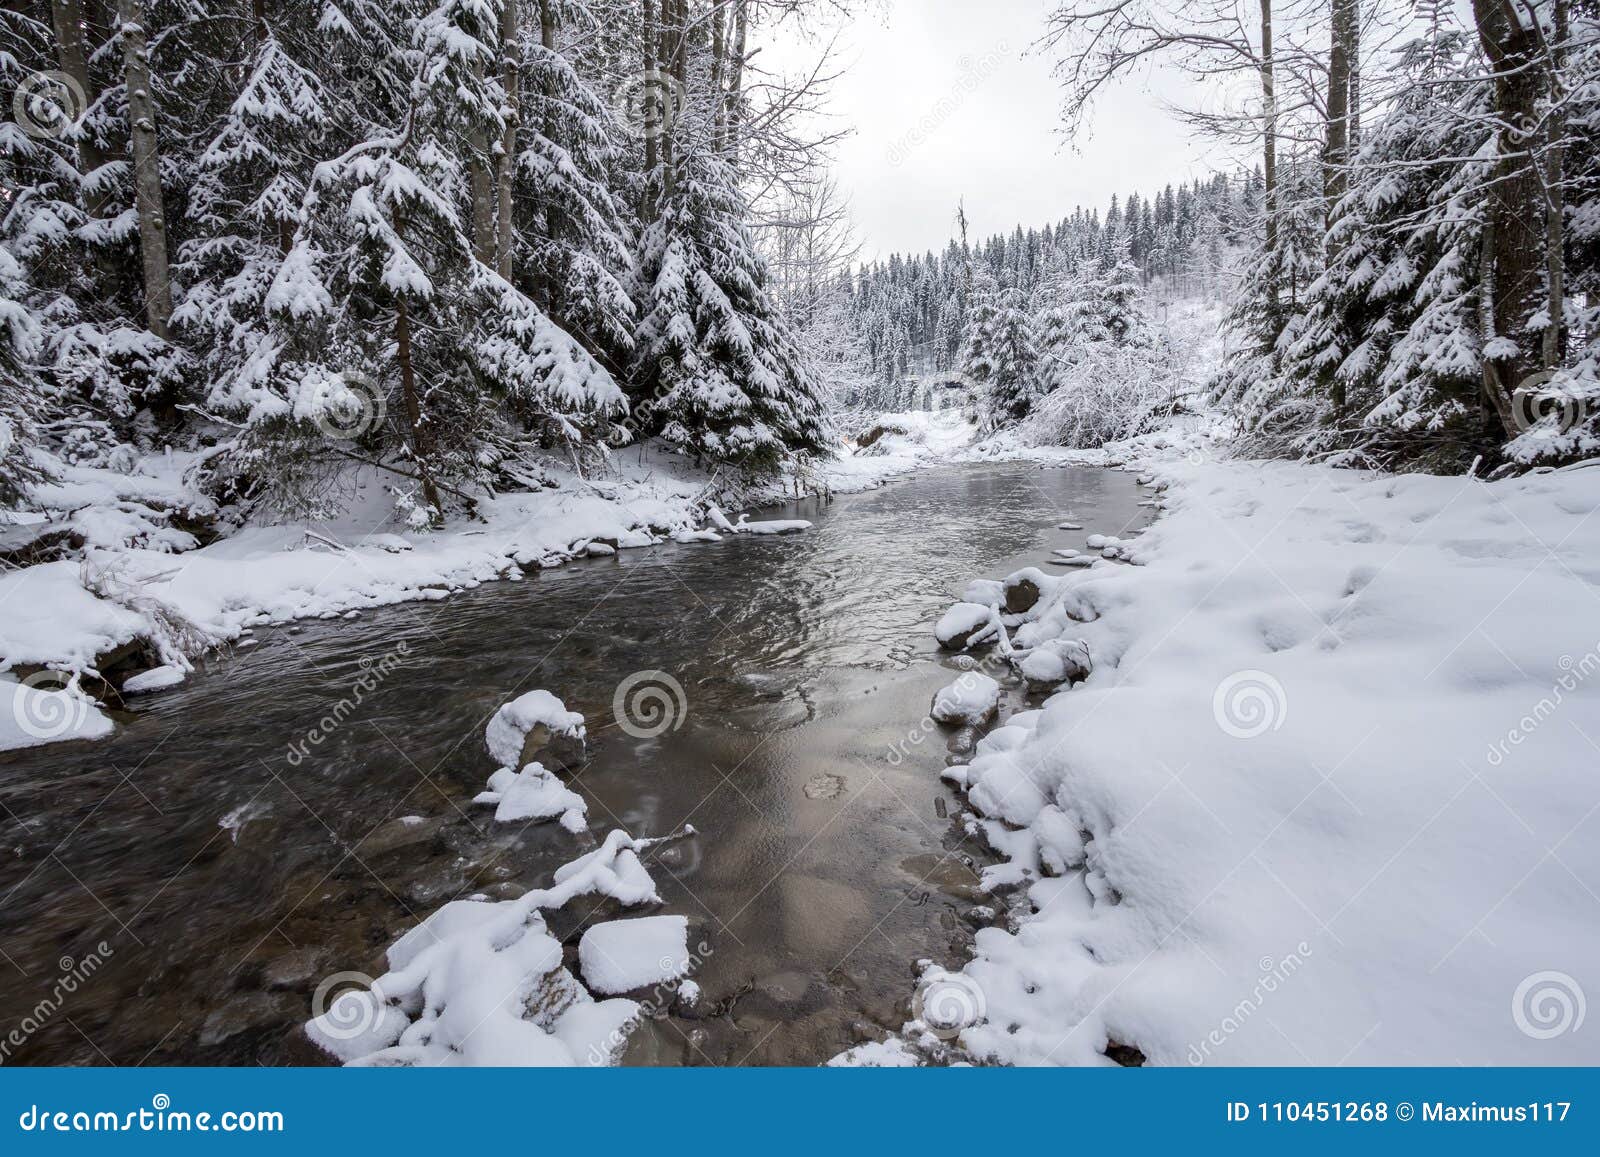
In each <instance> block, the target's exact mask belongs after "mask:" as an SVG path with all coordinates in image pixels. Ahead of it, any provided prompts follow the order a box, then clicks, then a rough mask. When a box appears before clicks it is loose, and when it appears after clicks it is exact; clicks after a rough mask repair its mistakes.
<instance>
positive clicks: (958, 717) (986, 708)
mask: <svg viewBox="0 0 1600 1157" xmlns="http://www.w3.org/2000/svg"><path fill="white" fill-rule="evenodd" d="M999 709H1000V684H999V683H996V682H995V681H994V680H993V679H991V678H990V677H989V676H988V675H985V674H983V673H981V672H979V671H968V672H966V674H964V675H962V676H961V677H960V678H959V679H957V680H956V681H955V682H954V683H951V684H950V685H949V686H947V687H941V688H940V689H939V690H938V691H937V692H936V693H935V694H934V696H933V707H932V709H931V710H930V711H929V714H930V715H932V716H933V718H934V719H935V720H936V721H937V722H939V723H965V724H971V725H974V726H976V725H980V724H984V723H987V722H989V720H991V719H993V718H994V716H995V713H996V712H997V711H998V710H999Z"/></svg>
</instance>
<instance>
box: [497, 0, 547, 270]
mask: <svg viewBox="0 0 1600 1157" xmlns="http://www.w3.org/2000/svg"><path fill="white" fill-rule="evenodd" d="M504 3H505V7H504V8H502V9H501V12H500V53H501V61H502V62H501V70H502V71H501V81H502V83H503V84H504V85H505V89H506V128H505V133H504V135H502V137H501V138H500V155H499V157H497V158H496V160H495V185H496V191H497V193H498V196H497V202H498V203H497V204H496V206H495V270H496V272H498V273H499V274H500V276H501V277H504V278H505V279H506V280H507V281H510V280H511V275H512V274H513V273H514V272H516V265H515V254H514V252H513V246H514V244H515V240H516V230H515V228H514V226H515V219H514V217H513V200H512V193H513V191H514V189H515V186H516V175H517V128H518V125H519V124H520V121H521V115H522V36H521V29H522V22H521V20H520V19H519V17H518V13H517V0H504ZM549 12H550V0H539V24H540V31H541V34H542V33H543V30H544V26H545V25H546V24H547V23H548V21H549V19H550V17H549ZM542 38H543V37H542V36H541V39H542ZM546 47H548V45H546Z"/></svg>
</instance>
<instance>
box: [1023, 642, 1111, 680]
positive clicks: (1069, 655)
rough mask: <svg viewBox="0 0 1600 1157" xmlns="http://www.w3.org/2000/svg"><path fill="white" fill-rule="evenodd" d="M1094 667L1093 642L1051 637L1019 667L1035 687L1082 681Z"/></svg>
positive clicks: (1035, 649)
mask: <svg viewBox="0 0 1600 1157" xmlns="http://www.w3.org/2000/svg"><path fill="white" fill-rule="evenodd" d="M1093 669H1094V665H1093V663H1092V662H1091V661H1090V658H1089V644H1088V643H1087V642H1086V641H1085V640H1083V639H1051V640H1049V641H1048V642H1044V643H1040V644H1039V645H1038V646H1037V647H1035V648H1034V649H1033V650H1032V651H1031V652H1030V653H1029V654H1028V656H1027V658H1025V659H1023V660H1022V663H1021V665H1020V666H1019V668H1018V670H1020V671H1021V672H1022V677H1023V678H1024V679H1026V680H1027V681H1028V683H1029V685H1030V686H1033V687H1056V686H1059V685H1060V684H1062V683H1068V682H1071V683H1077V682H1081V681H1082V680H1084V679H1087V678H1088V677H1089V673H1090V672H1091V671H1092V670H1093Z"/></svg>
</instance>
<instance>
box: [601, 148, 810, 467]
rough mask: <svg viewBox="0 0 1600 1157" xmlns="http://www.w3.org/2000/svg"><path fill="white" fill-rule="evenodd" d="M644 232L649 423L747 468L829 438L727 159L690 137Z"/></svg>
mask: <svg viewBox="0 0 1600 1157" xmlns="http://www.w3.org/2000/svg"><path fill="white" fill-rule="evenodd" d="M672 164H673V167H674V171H673V174H672V180H671V182H670V184H669V186H668V187H667V188H665V189H663V190H662V192H661V195H660V198H659V202H658V210H657V217H656V220H655V221H653V222H651V224H650V225H648V226H647V227H646V228H645V231H644V236H643V238H642V239H641V241H640V255H639V276H638V283H637V289H636V290H635V296H636V297H637V299H638V300H639V303H640V312H641V316H640V324H639V329H638V335H637V360H636V363H635V373H634V379H633V380H634V389H635V391H636V397H637V398H638V399H639V401H638V402H637V403H636V412H638V413H639V414H641V415H642V416H643V417H644V422H645V428H646V430H648V431H650V432H653V433H659V434H660V435H661V437H662V438H663V439H664V440H665V441H666V442H668V443H669V444H670V445H673V446H676V447H678V448H679V449H681V450H683V451H685V452H687V453H690V454H693V455H694V456H695V457H696V458H697V459H703V460H709V461H714V462H728V463H732V464H735V465H737V466H738V467H739V468H741V469H744V470H749V471H752V472H761V471H767V470H772V469H775V468H777V467H778V465H779V464H780V463H781V461H782V460H783V458H784V457H785V455H787V454H790V453H802V454H815V453H820V452H821V451H822V450H823V449H824V448H825V446H826V442H827V434H826V426H825V422H824V415H823V406H822V396H821V386H820V383H818V382H817V380H816V378H815V375H814V371H813V369H812V366H811V363H810V361H809V359H808V358H807V357H806V355H805V354H804V352H803V351H802V350H801V349H800V347H799V345H798V343H797V342H796V341H795V339H794V335H793V334H792V333H791V332H790V330H789V328H788V326H786V325H785V324H784V323H783V321H782V319H781V318H780V317H779V316H778V312H777V310H776V309H775V308H774V306H773V303H772V301H771V299H770V297H769V296H768V293H767V290H766V270H765V266H764V263H763V262H762V260H761V257H760V255H759V254H757V253H756V251H755V245H754V242H753V240H752V238H751V236H750V231H749V229H748V228H746V226H745V204H744V199H743V197H742V196H741V195H740V193H739V191H738V188H737V183H736V181H735V178H734V173H733V170H732V168H731V167H730V166H729V165H728V163H727V162H726V161H725V160H724V159H723V158H722V157H720V156H718V155H717V154H716V153H715V152H713V151H711V150H708V149H705V148H702V147H697V146H694V145H686V147H683V148H680V149H679V150H678V152H677V154H676V155H675V157H674V158H673V161H672Z"/></svg>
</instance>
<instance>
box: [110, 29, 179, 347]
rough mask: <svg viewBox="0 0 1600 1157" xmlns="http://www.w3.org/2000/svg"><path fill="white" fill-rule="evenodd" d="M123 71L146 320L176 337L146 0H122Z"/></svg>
mask: <svg viewBox="0 0 1600 1157" xmlns="http://www.w3.org/2000/svg"><path fill="white" fill-rule="evenodd" d="M117 19H118V23H119V24H120V25H121V29H120V30H121V34H122V73H123V79H124V81H125V82H126V84H127V87H128V128H129V145H130V150H129V151H130V152H131V153H132V155H133V196H134V205H135V208H136V209H137V213H138V220H139V250H140V256H141V259H142V267H143V274H144V305H145V320H146V324H147V325H148V327H149V329H150V332H151V333H153V334H155V335H156V336H157V337H159V338H162V339H166V338H168V337H170V336H171V320H172V277H171V274H170V271H169V269H168V265H167V219H166V212H165V210H164V209H163V207H162V195H161V146H160V138H159V137H158V136H157V133H156V106H155V98H154V96H153V95H152V93H151V92H150V48H149V44H148V42H147V40H146V32H145V23H144V20H145V13H144V0H117Z"/></svg>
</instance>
